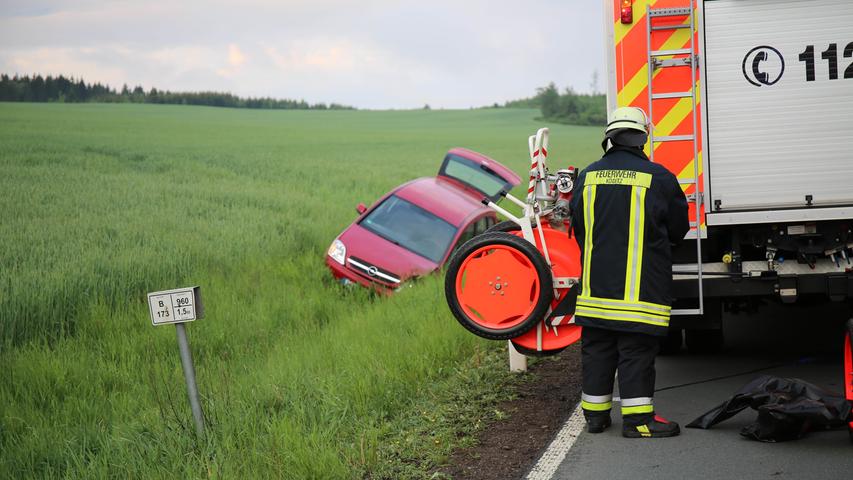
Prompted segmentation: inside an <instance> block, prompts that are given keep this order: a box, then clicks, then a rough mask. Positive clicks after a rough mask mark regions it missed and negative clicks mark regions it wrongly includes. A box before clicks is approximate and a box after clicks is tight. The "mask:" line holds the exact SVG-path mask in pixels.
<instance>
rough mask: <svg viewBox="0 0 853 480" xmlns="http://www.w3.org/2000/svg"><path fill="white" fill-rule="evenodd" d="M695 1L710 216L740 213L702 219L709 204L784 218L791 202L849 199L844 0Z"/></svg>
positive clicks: (848, 21)
mask: <svg viewBox="0 0 853 480" xmlns="http://www.w3.org/2000/svg"><path fill="white" fill-rule="evenodd" d="M700 7H701V9H702V11H701V16H702V18H703V28H702V32H701V33H702V35H701V36H700V49H701V51H702V56H701V63H700V65H701V70H702V71H703V73H704V82H705V110H706V112H705V113H706V119H705V124H704V128H705V130H706V131H707V132H708V135H706V137H707V140H706V148H705V150H706V151H707V152H708V155H707V159H706V160H707V166H706V171H707V172H708V175H707V177H708V178H707V180H708V182H707V183H708V187H709V188H708V190H709V194H710V195H709V197H708V198H707V205H708V210H709V219H708V221H709V223H712V224H716V225H720V224H727V223H734V224H737V223H744V220H747V219H748V218H749V217H745V218H744V217H740V218H739V217H737V216H731V215H727V216H721V217H720V218H718V219H711V218H710V217H711V216H715V215H716V213H717V212H732V211H763V212H765V214H764V217H765V221H766V220H767V219H782V218H790V213H789V212H786V210H790V209H797V208H799V209H809V208H813V207H832V206H836V205H847V206H850V205H853V186H851V175H850V171H849V167H850V165H851V164H852V163H853V135H850V133H849V132H850V120H851V118H850V116H851V112H853V66H851V67H849V68H848V66H850V65H853V30H851V25H853V3H851V2H849V1H847V0H810V1H806V2H804V1H798V0H751V1H746V2H745V1H742V0H741V1H738V0H714V1H705V2H700ZM833 46H834V47H833ZM833 49H834V50H835V52H834V53H832V50H833ZM845 49H846V51H847V53H848V57H847V58H845V57H844V56H843V54H844V52H845ZM822 52H829V53H826V54H825V55H822ZM823 56H825V57H827V59H823V58H822V57H823ZM829 57H834V59H833V60H832V61H830V60H829V59H828V58H829ZM845 70H849V71H847V72H845ZM809 72H810V73H809ZM845 73H847V74H848V78H846V79H845V78H844V77H845ZM769 210H780V212H768V211H769ZM841 215H842V218H850V216H849V214H848V215H847V216H846V217H843V214H841ZM806 216H808V214H806ZM747 221H748V220H747Z"/></svg>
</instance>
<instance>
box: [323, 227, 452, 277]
mask: <svg viewBox="0 0 853 480" xmlns="http://www.w3.org/2000/svg"><path fill="white" fill-rule="evenodd" d="M338 240H340V241H341V242H343V243H344V246H346V249H347V254H346V259H347V265H346V266H347V268H349V269H351V270H356V271H358V269H357V268H354V267H353V265H351V264H350V257H355V261H357V262H359V263H361V264H368V266H371V265H372V266H375V267H378V268H379V269H380V271H382V270H384V271H385V273H390V274H391V275H393V276H395V277H397V278H399V279H400V280H401V281H405V280H406V279H408V278H411V277H415V276H421V275H425V274H427V273H430V272H432V271H433V270H435V269H436V268H438V264H436V263H434V262H432V261H431V260H428V259H426V258H424V257H422V256H420V255H417V254H415V253H412V252H410V251H409V250H406V249H405V248H403V247H400V246H399V245H396V244H394V243H391V242H389V241H388V240H385V239H384V238H382V237H380V236H379V235H376V234H375V233H373V232H371V231H369V230H367V229H365V228H363V227H361V226H360V225H358V224H353V225H350V227H349V228H347V229H346V230H344V232H343V233H342V234H341V235H340V236H339V237H338ZM380 280H384V281H387V280H386V279H380Z"/></svg>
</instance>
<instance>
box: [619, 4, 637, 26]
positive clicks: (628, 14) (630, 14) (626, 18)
mask: <svg viewBox="0 0 853 480" xmlns="http://www.w3.org/2000/svg"><path fill="white" fill-rule="evenodd" d="M633 3H634V0H622V24H624V25H630V24H632V23H634V5H633Z"/></svg>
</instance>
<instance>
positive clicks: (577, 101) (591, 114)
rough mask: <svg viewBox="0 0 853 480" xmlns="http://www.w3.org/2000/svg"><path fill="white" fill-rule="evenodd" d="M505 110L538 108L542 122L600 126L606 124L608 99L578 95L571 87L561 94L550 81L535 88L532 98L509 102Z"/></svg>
mask: <svg viewBox="0 0 853 480" xmlns="http://www.w3.org/2000/svg"><path fill="white" fill-rule="evenodd" d="M504 106H505V107H508V108H538V109H539V110H540V111H541V112H542V119H543V120H549V121H552V122H557V123H567V124H571V125H592V126H602V125H606V124H607V99H606V97H605V96H604V94H601V93H592V94H586V93H577V92H575V91H574V90H573V89H572V88H571V87H568V88H566V89H565V90H563V92H562V93H561V92H560V91H559V89H558V88H557V86H556V85H555V84H554V83H553V82H551V83H549V84H548V85H547V86H545V87H541V88H538V89H536V95H535V96H533V97H528V98H522V99H519V100H512V101H509V102H506V103H505V104H504Z"/></svg>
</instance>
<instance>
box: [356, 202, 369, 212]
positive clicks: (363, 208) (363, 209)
mask: <svg viewBox="0 0 853 480" xmlns="http://www.w3.org/2000/svg"><path fill="white" fill-rule="evenodd" d="M355 211H356V212H358V214H359V215H361V214H362V213H364V212H366V211H367V207H366V206H365V205H364V204H363V203H359V204H358V205H356V206H355Z"/></svg>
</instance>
